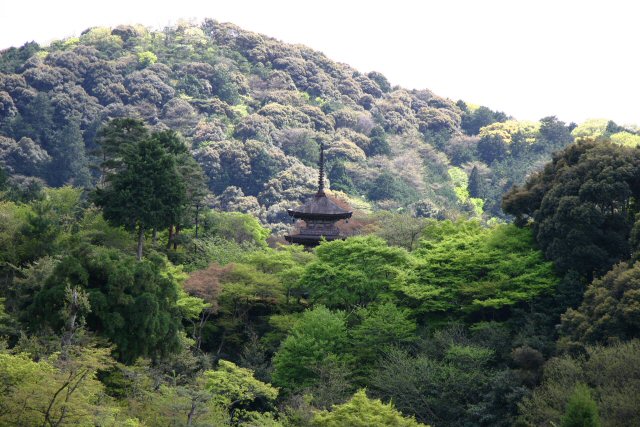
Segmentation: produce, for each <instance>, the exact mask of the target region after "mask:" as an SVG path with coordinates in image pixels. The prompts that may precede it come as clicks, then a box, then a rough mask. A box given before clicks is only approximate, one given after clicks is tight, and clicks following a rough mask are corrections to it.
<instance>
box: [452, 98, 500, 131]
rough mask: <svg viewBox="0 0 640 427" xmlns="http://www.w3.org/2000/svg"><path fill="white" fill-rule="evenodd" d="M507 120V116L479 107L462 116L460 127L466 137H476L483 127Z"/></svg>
mask: <svg viewBox="0 0 640 427" xmlns="http://www.w3.org/2000/svg"><path fill="white" fill-rule="evenodd" d="M458 102H460V101H458ZM463 104H464V102H463ZM464 107H466V105H464ZM507 118H508V117H507V115H506V114H504V113H502V112H498V111H492V110H490V109H489V108H487V107H484V106H481V107H478V108H476V109H475V110H473V111H471V112H469V111H468V110H467V111H466V112H465V114H463V115H462V123H461V125H460V127H461V128H462V130H463V131H464V133H466V134H467V135H477V134H478V133H479V132H480V129H482V128H483V127H485V126H488V125H490V124H491V123H495V122H504V121H506V120H507Z"/></svg>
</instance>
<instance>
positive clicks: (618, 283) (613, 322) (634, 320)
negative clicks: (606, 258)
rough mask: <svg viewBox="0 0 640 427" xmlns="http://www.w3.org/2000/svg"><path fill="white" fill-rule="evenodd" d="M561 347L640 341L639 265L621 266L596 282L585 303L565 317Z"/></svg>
mask: <svg viewBox="0 0 640 427" xmlns="http://www.w3.org/2000/svg"><path fill="white" fill-rule="evenodd" d="M561 333H562V335H563V337H562V339H561V341H560V342H561V344H562V345H563V346H564V347H568V348H569V349H571V348H573V347H576V346H579V347H581V346H583V345H585V344H597V343H602V344H606V343H609V342H615V341H618V340H629V339H633V338H640V263H638V262H636V263H635V264H634V265H633V266H629V265H627V264H626V263H620V264H617V265H615V266H614V267H613V269H612V270H611V271H609V272H608V273H607V274H606V275H604V277H601V278H598V279H595V280H594V281H593V282H592V283H591V284H590V285H589V286H587V289H586V291H585V293H584V298H583V300H582V304H581V305H580V307H578V308H577V309H571V308H570V309H569V310H568V311H567V312H566V313H565V314H564V315H563V316H562V328H561Z"/></svg>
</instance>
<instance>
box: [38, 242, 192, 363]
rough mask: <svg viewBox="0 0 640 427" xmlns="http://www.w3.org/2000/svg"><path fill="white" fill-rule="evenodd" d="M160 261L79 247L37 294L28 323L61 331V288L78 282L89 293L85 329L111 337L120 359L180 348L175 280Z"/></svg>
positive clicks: (155, 356) (158, 355)
mask: <svg viewBox="0 0 640 427" xmlns="http://www.w3.org/2000/svg"><path fill="white" fill-rule="evenodd" d="M161 263H162V261H161V260H153V261H146V260H145V261H143V262H136V259H135V257H132V256H127V255H123V254H121V253H119V252H118V251H115V250H112V249H101V248H95V249H92V250H89V251H87V250H84V251H79V252H78V253H77V254H75V255H72V256H68V257H66V258H64V259H63V260H62V261H61V262H60V264H59V265H58V266H57V267H56V268H55V270H54V271H53V274H52V275H51V277H49V278H48V279H47V281H46V283H45V285H44V287H43V288H42V290H41V291H40V292H39V293H38V294H37V295H36V296H35V298H34V301H33V304H32V305H31V307H30V309H29V312H30V314H31V320H30V322H31V323H32V324H33V326H34V327H42V326H44V325H48V326H50V327H52V328H53V330H59V329H60V328H61V327H62V325H63V321H64V318H63V317H62V316H61V310H62V302H63V295H64V292H65V289H66V287H67V286H72V287H76V286H79V287H81V288H83V289H85V290H86V292H87V294H88V296H89V303H90V313H89V314H88V315H87V327H88V328H89V329H90V330H93V331H96V332H97V333H99V334H101V335H103V336H105V337H107V338H109V340H111V342H113V343H114V344H115V345H116V348H115V354H116V356H117V357H118V358H119V359H120V360H122V361H125V362H127V363H132V362H134V361H135V360H136V359H137V358H138V357H150V358H153V359H157V358H160V357H163V356H166V355H167V354H168V353H170V352H173V351H175V350H176V349H177V348H179V345H180V344H179V340H178V332H179V330H180V328H181V326H180V320H179V319H180V317H179V313H178V308H177V306H176V301H177V297H178V294H177V284H176V283H175V281H173V280H172V279H171V277H170V276H169V277H167V276H166V275H165V274H164V273H163V271H162V269H163V266H162V264H161Z"/></svg>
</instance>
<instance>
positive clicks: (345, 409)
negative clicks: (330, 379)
mask: <svg viewBox="0 0 640 427" xmlns="http://www.w3.org/2000/svg"><path fill="white" fill-rule="evenodd" d="M312 425H313V426H316V427H342V426H350V427H385V426H397V427H421V426H422V427H427V426H425V424H421V423H418V422H417V421H416V420H415V419H413V418H409V417H405V416H403V415H402V414H401V413H400V412H399V411H398V410H396V409H395V408H394V406H393V404H391V403H386V404H385V403H382V401H381V400H380V399H370V398H368V397H367V394H366V392H365V390H360V391H358V392H357V393H356V394H354V395H353V397H352V398H351V399H350V400H349V401H348V402H346V403H343V404H342V405H336V406H334V407H333V408H332V409H331V411H320V412H317V413H316V414H315V415H314V416H313V421H312Z"/></svg>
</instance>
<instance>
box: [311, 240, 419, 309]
mask: <svg viewBox="0 0 640 427" xmlns="http://www.w3.org/2000/svg"><path fill="white" fill-rule="evenodd" d="M316 254H317V256H318V259H317V260H316V261H314V262H311V263H310V264H308V265H307V267H306V269H305V272H304V274H303V276H302V277H301V279H300V284H301V286H302V287H304V288H306V289H308V291H309V293H310V294H311V297H312V298H313V300H314V301H317V302H320V303H322V304H326V305H327V306H328V307H335V308H348V309H351V308H353V307H358V306H366V305H367V304H370V303H372V302H374V301H377V300H379V298H381V296H383V295H385V294H386V295H389V294H390V293H391V287H392V285H397V284H398V282H401V281H402V278H403V277H404V271H403V270H405V269H406V268H407V267H409V266H410V262H411V261H410V258H409V255H408V253H407V251H406V250H404V249H402V248H396V247H390V246H388V245H387V244H386V242H385V241H384V240H382V239H381V238H379V237H375V236H366V237H352V238H349V239H347V240H335V241H333V242H327V243H322V244H321V245H320V246H318V248H317V249H316Z"/></svg>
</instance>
